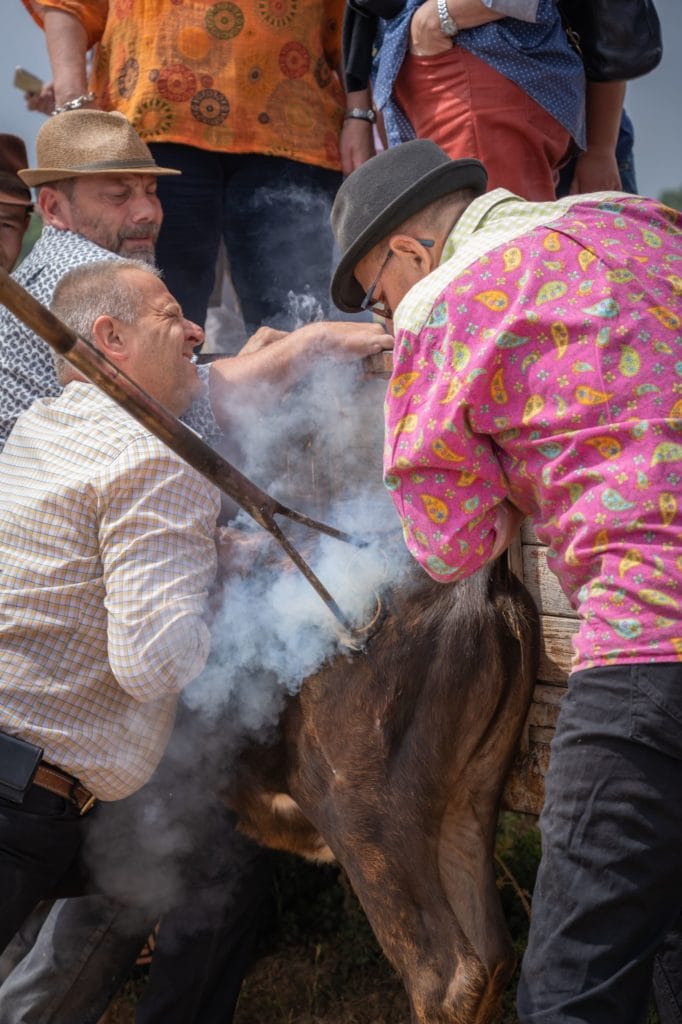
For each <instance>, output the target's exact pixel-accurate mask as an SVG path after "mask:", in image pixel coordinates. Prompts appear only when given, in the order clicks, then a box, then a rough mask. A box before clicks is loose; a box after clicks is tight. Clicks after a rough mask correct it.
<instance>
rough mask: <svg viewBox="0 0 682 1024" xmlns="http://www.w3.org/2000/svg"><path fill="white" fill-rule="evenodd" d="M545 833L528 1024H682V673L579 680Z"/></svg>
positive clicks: (523, 997)
mask: <svg viewBox="0 0 682 1024" xmlns="http://www.w3.org/2000/svg"><path fill="white" fill-rule="evenodd" d="M540 829H541V833H542V860H541V864H540V869H539V872H538V878H537V882H536V887H535V892H534V894H533V909H532V917H531V928H530V935H529V941H528V948H527V950H526V955H525V957H524V961H523V967H522V974H521V983H520V987H519V994H518V1011H519V1020H520V1021H521V1022H522V1024H578V1022H580V1024H585V1022H589V1024H616V1022H617V1024H641V1022H642V1021H644V1019H645V1016H646V1009H647V1002H648V999H649V995H650V992H651V986H652V977H653V981H654V985H655V994H656V999H657V1004H658V1005H659V1011H660V1013H661V1017H662V1020H663V1021H664V1022H666V1024H667V1022H672V1021H680V1020H682V1016H681V1009H680V1007H681V1004H680V995H681V994H682V987H681V985H680V982H681V981H682V945H681V944H680V941H679V940H680V934H679V922H680V914H681V912H682V871H681V870H680V867H681V865H682V665H677V664H661V665H630V666H614V667H609V668H596V669H592V670H586V671H583V672H577V673H575V674H574V675H573V676H571V678H570V679H569V684H568V692H567V694H566V696H565V698H564V700H563V702H562V706H561V712H560V714H559V720H558V723H557V729H556V734H555V738H554V741H553V743H552V750H551V759H550V768H549V772H548V775H547V778H546V785H545V806H544V809H543V812H542V815H541V818H540ZM654 964H656V969H655V970H654Z"/></svg>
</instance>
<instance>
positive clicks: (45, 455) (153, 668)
mask: <svg viewBox="0 0 682 1024" xmlns="http://www.w3.org/2000/svg"><path fill="white" fill-rule="evenodd" d="M218 511H219V497H218V491H217V489H216V488H215V487H213V486H212V485H211V484H209V483H208V482H207V481H206V480H204V478H203V477H202V476H201V475H200V474H199V473H197V472H196V471H195V470H193V469H191V468H190V467H189V466H187V465H186V463H184V462H183V461H182V460H181V459H180V458H179V457H178V456H177V455H175V454H174V453H173V452H171V451H170V450H169V449H168V448H166V446H165V445H164V444H162V442H161V441H159V440H157V439H156V438H155V437H154V436H153V435H151V434H150V433H149V432H148V431H146V430H145V429H144V428H143V427H142V426H141V425H139V424H138V423H137V422H136V421H135V420H133V419H132V418H131V417H130V416H129V415H128V414H127V413H126V412H125V411H124V410H123V409H121V408H119V406H117V405H116V404H115V403H114V402H113V401H112V400H111V399H109V398H108V397H107V396H106V395H103V394H102V393H101V392H100V391H99V390H98V389H97V388H96V387H95V386H94V385H92V384H88V383H82V382H72V383H70V384H69V385H68V386H67V387H66V389H65V390H64V391H63V392H62V394H61V395H60V396H59V397H57V398H50V399H41V400H38V401H36V402H35V403H34V404H33V406H32V407H31V408H30V409H29V410H28V411H27V412H25V413H23V414H22V415H21V416H20V417H19V419H18V421H17V424H16V426H15V429H14V431H13V433H12V435H11V437H10V439H9V441H8V443H7V445H6V446H5V449H4V451H3V452H2V454H0V729H1V730H2V731H5V732H8V733H15V734H18V735H21V736H22V737H23V738H24V739H27V740H29V741H31V742H33V743H36V744H38V745H39V746H42V747H43V748H44V751H45V753H44V757H45V760H47V761H49V762H52V763H54V764H56V765H58V766H59V767H61V768H63V769H64V770H65V771H67V772H70V773H71V774H73V775H75V776H77V777H78V778H79V779H80V780H81V781H82V782H83V784H84V785H85V786H87V787H88V788H89V789H91V790H92V791H93V793H94V794H95V795H96V796H97V797H99V798H100V799H103V800H116V799H120V798H121V797H124V796H127V795H128V794H130V793H132V792H134V791H135V790H136V789H138V788H139V787H140V786H142V785H143V784H144V783H145V782H146V781H147V779H148V778H149V777H150V775H151V774H152V772H153V771H154V769H155V767H156V765H157V763H158V761H159V759H160V757H161V755H162V753H163V750H164V748H165V745H166V741H167V739H168V735H169V732H170V730H171V727H172V724H173V718H174V714H175V707H176V702H177V695H178V692H179V691H180V689H181V688H182V687H183V686H185V685H186V684H187V683H188V682H190V681H191V680H192V679H193V678H194V677H195V676H197V675H198V673H199V672H200V671H201V670H202V668H203V666H204V664H205V661H206V658H207V656H208V652H209V646H210V639H209V631H208V628H207V626H206V624H205V622H204V620H203V616H204V613H205V611H206V601H207V594H208V589H209V587H210V586H211V584H212V583H213V580H214V578H215V573H216V547H215V540H214V534H215V525H216V518H217V515H218Z"/></svg>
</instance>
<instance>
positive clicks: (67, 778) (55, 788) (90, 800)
mask: <svg viewBox="0 0 682 1024" xmlns="http://www.w3.org/2000/svg"><path fill="white" fill-rule="evenodd" d="M33 784H34V785H35V786H40V787H41V789H47V790H48V791H49V792H50V793H55V794H56V795H57V796H61V797H63V798H64V800H70V801H71V803H74V804H75V805H76V807H77V808H78V810H79V811H80V813H81V814H87V813H88V811H90V810H92V808H93V807H94V805H95V800H96V797H94V796H93V795H92V793H91V792H90V790H89V789H86V788H85V786H82V785H81V783H80V782H79V781H78V779H76V778H74V776H73V775H69V774H68V773H67V772H63V771H62V770H61V768H55V767H54V765H51V764H46V762H45V761H41V762H40V764H39V765H38V767H37V768H36V773H35V775H34V776H33Z"/></svg>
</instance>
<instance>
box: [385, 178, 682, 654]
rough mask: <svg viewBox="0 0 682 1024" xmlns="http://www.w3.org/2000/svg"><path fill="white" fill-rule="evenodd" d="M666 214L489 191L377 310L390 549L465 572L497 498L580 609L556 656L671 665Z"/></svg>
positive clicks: (680, 353)
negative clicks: (389, 345)
mask: <svg viewBox="0 0 682 1024" xmlns="http://www.w3.org/2000/svg"><path fill="white" fill-rule="evenodd" d="M679 217H680V215H679V214H677V213H676V212H675V211H673V210H669V209H667V208H665V207H663V206H661V205H660V204H658V203H656V202H654V201H653V200H650V199H642V198H640V197H635V196H625V195H622V194H620V193H598V194H594V195H591V196H572V197H570V198H568V199H565V200H560V201H559V202H555V203H544V204H541V203H540V204H535V203H524V202H523V201H522V200H519V199H517V198H516V197H514V196H512V195H511V194H510V193H508V192H505V191H504V190H501V189H498V190H497V191H495V192H491V193H489V194H488V195H485V196H482V197H481V198H480V199H477V200H475V202H474V203H472V204H471V206H470V207H469V208H468V209H467V210H466V211H465V213H464V215H463V217H462V218H461V219H460V221H459V222H458V223H457V224H456V225H455V227H454V229H453V231H452V232H451V235H450V237H449V239H448V242H447V245H446V248H445V250H444V253H443V259H442V261H441V265H440V266H439V267H438V268H437V269H436V270H435V271H434V272H433V273H432V274H430V275H429V276H428V277H427V278H425V279H424V280H423V281H421V282H420V283H419V284H418V285H417V286H416V287H415V288H413V289H412V290H411V291H410V292H409V293H408V294H407V295H406V296H405V298H404V299H403V301H402V302H401V304H400V306H399V308H398V310H397V311H396V316H395V324H396V348H395V357H394V362H395V365H394V371H393V376H392V378H391V381H390V384H389V388H388V398H387V415H386V451H385V482H386V485H387V487H388V488H389V490H390V491H391V493H392V497H393V500H394V502H395V505H396V507H397V510H398V512H399V515H400V517H401V519H402V523H403V528H404V533H405V539H406V542H407V544H408V547H409V549H410V551H411V552H412V554H413V555H414V557H415V558H416V559H417V560H418V561H419V562H420V563H421V564H422V565H423V567H424V568H425V569H426V570H427V572H429V573H430V574H431V575H432V576H433V577H435V578H436V579H439V580H444V581H445V580H452V579H457V578H460V577H463V576H468V575H469V574H471V573H472V572H474V570H476V569H477V568H478V567H479V566H481V565H482V564H483V563H484V562H486V561H487V560H488V558H489V557H490V554H491V550H492V547H493V544H494V541H495V520H496V515H497V512H498V505H499V504H500V502H502V501H503V500H504V499H505V498H508V499H510V500H511V501H512V502H513V503H514V504H515V505H517V506H518V507H519V508H520V509H521V510H522V511H523V512H525V513H526V514H527V515H529V516H530V517H531V519H532V520H533V523H534V525H535V529H536V532H537V534H538V537H539V538H540V540H541V541H542V542H543V543H545V544H547V545H548V546H549V551H548V560H549V565H550V568H552V569H553V570H554V572H555V573H556V575H557V576H558V578H559V581H560V583H561V585H562V587H563V590H564V592H565V593H566V595H567V597H568V599H569V600H570V602H571V604H572V606H573V607H574V608H575V609H576V610H577V611H578V612H579V614H580V616H581V624H580V628H579V632H578V634H577V637H576V640H575V659H574V668H575V669H581V668H587V667H589V666H593V665H608V664H613V663H619V662H648V661H675V660H679V659H682V611H681V609H682V536H681V533H680V526H681V520H680V513H679V501H680V481H681V480H682V232H681V231H680V228H679V224H678V220H679Z"/></svg>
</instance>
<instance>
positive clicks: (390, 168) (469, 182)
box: [331, 139, 488, 313]
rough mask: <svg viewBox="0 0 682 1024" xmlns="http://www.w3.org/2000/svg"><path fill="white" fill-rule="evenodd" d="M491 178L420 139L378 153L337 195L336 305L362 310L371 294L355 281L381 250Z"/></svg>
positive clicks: (475, 164)
mask: <svg viewBox="0 0 682 1024" xmlns="http://www.w3.org/2000/svg"><path fill="white" fill-rule="evenodd" d="M487 181H488V174H487V172H486V169H485V167H484V166H483V164H482V163H480V162H479V161H478V160H473V159H470V160H469V159H467V160H451V159H450V157H449V156H448V155H447V153H444V152H443V150H442V149H441V148H440V146H437V145H436V143H435V142H431V141H430V140H429V139H415V140H414V141H412V142H403V143H402V144H401V145H400V146H394V147H393V148H392V149H386V150H384V151H383V153H378V154H377V156H374V157H372V159H371V160H368V161H367V163H364V164H362V166H360V167H358V168H357V170H355V171H353V173H352V174H350V175H349V176H348V177H347V178H346V180H345V181H344V183H343V184H342V185H341V188H340V189H339V191H338V192H337V194H336V199H335V200H334V205H333V207H332V213H331V221H332V228H333V230H334V235H335V237H336V241H337V243H338V246H339V249H340V250H341V260H340V261H339V265H338V267H337V268H336V270H335V272H334V276H333V278H332V284H331V294H332V299H333V300H334V302H335V303H336V305H337V306H338V308H339V309H343V310H345V311H346V312H348V313H357V312H358V311H359V310H360V303H361V302H362V300H363V298H364V296H365V293H364V290H363V289H362V288H361V286H360V285H359V283H358V282H357V281H356V280H355V277H354V276H353V271H354V270H355V267H356V266H357V264H358V263H359V261H360V260H361V259H362V258H363V256H366V255H367V253H368V252H370V251H371V250H372V249H373V248H374V246H375V245H377V244H378V243H379V242H381V241H382V239H384V238H386V236H387V235H390V233H391V232H392V231H394V230H395V229H396V228H398V227H400V225H401V224H404V223H405V221H406V220H408V219H409V218H410V217H412V216H414V214H415V213H419V211H420V210H423V209H424V208H425V207H426V206H428V205H429V203H433V202H434V201H435V200H436V199H441V198H442V197H443V196H446V195H448V194H449V193H450V192H456V191H458V189H462V188H470V189H473V190H474V192H475V193H476V194H477V195H481V194H482V193H483V192H485V187H486V184H487Z"/></svg>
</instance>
